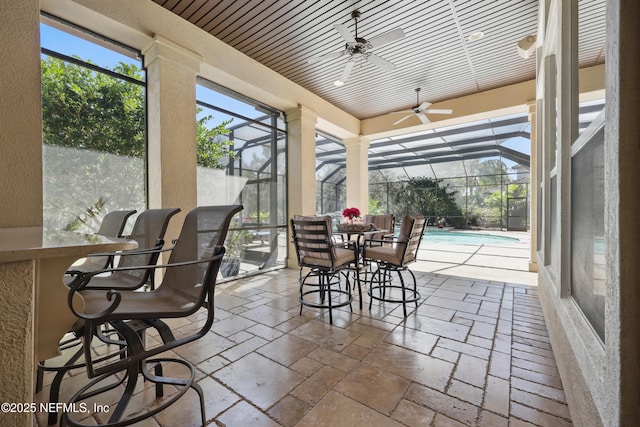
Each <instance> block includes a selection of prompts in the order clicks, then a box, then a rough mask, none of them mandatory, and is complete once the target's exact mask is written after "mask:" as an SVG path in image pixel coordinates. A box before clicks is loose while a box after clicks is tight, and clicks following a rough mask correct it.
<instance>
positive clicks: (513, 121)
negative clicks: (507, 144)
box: [371, 116, 529, 148]
mask: <svg viewBox="0 0 640 427" xmlns="http://www.w3.org/2000/svg"><path fill="white" fill-rule="evenodd" d="M528 123H529V119H528V118H527V117H526V116H522V117H514V118H511V119H506V120H500V121H496V122H491V123H481V124H477V125H472V126H466V127H458V128H455V129H448V130H443V131H435V132H433V133H425V134H423V135H414V136H409V137H407V138H394V139H392V140H389V141H381V142H376V143H372V144H371V148H375V147H385V146H388V145H396V144H403V143H406V142H415V141H422V140H429V139H438V138H446V137H448V136H452V135H459V134H461V133H467V132H477V131H482V130H488V129H495V128H499V127H504V126H513V125H516V124H523V125H526V124H528ZM524 127H525V126H523V128H524Z"/></svg>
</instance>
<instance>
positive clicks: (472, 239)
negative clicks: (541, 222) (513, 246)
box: [422, 231, 519, 245]
mask: <svg viewBox="0 0 640 427" xmlns="http://www.w3.org/2000/svg"><path fill="white" fill-rule="evenodd" d="M422 241H423V242H424V243H449V244H454V245H490V244H496V243H514V242H518V241H519V240H518V239H516V238H514V237H505V236H496V235H493V234H482V233H460V232H457V231H427V232H425V233H424V236H423V238H422Z"/></svg>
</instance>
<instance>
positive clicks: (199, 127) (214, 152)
mask: <svg viewBox="0 0 640 427" xmlns="http://www.w3.org/2000/svg"><path fill="white" fill-rule="evenodd" d="M201 111H202V108H200V107H198V108H197V109H196V113H199V112H201ZM211 120H213V116H211V115H208V116H203V117H201V118H199V119H198V120H196V141H197V151H196V152H197V159H196V164H197V165H198V166H203V167H206V168H212V169H224V168H225V167H226V165H224V164H222V163H221V159H224V158H227V159H229V160H232V159H234V158H235V151H233V141H231V140H229V138H227V137H226V135H228V134H229V132H230V130H229V129H228V128H227V126H229V124H230V123H231V122H232V121H233V119H229V120H225V121H223V122H221V123H220V124H218V125H216V126H213V127H211V128H209V127H207V124H208V122H209V121H211Z"/></svg>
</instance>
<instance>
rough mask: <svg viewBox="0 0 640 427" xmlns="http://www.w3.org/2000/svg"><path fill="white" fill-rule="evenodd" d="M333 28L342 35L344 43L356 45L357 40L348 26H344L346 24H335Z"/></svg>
mask: <svg viewBox="0 0 640 427" xmlns="http://www.w3.org/2000/svg"><path fill="white" fill-rule="evenodd" d="M333 28H335V29H336V31H337V32H338V33H340V35H341V36H342V38H343V39H344V41H346V42H347V43H355V42H356V39H355V38H354V37H353V35H352V34H351V31H349V29H348V28H347V26H346V25H344V24H334V25H333Z"/></svg>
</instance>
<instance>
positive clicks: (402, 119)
mask: <svg viewBox="0 0 640 427" xmlns="http://www.w3.org/2000/svg"><path fill="white" fill-rule="evenodd" d="M411 116H413V114H409V115H407V116H404V117H403V118H401V119H400V120H398V121H397V122H394V123H393V124H394V125H397V124H398V123H401V122H404V121H405V120H407V119H408V118H409V117H411Z"/></svg>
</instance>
